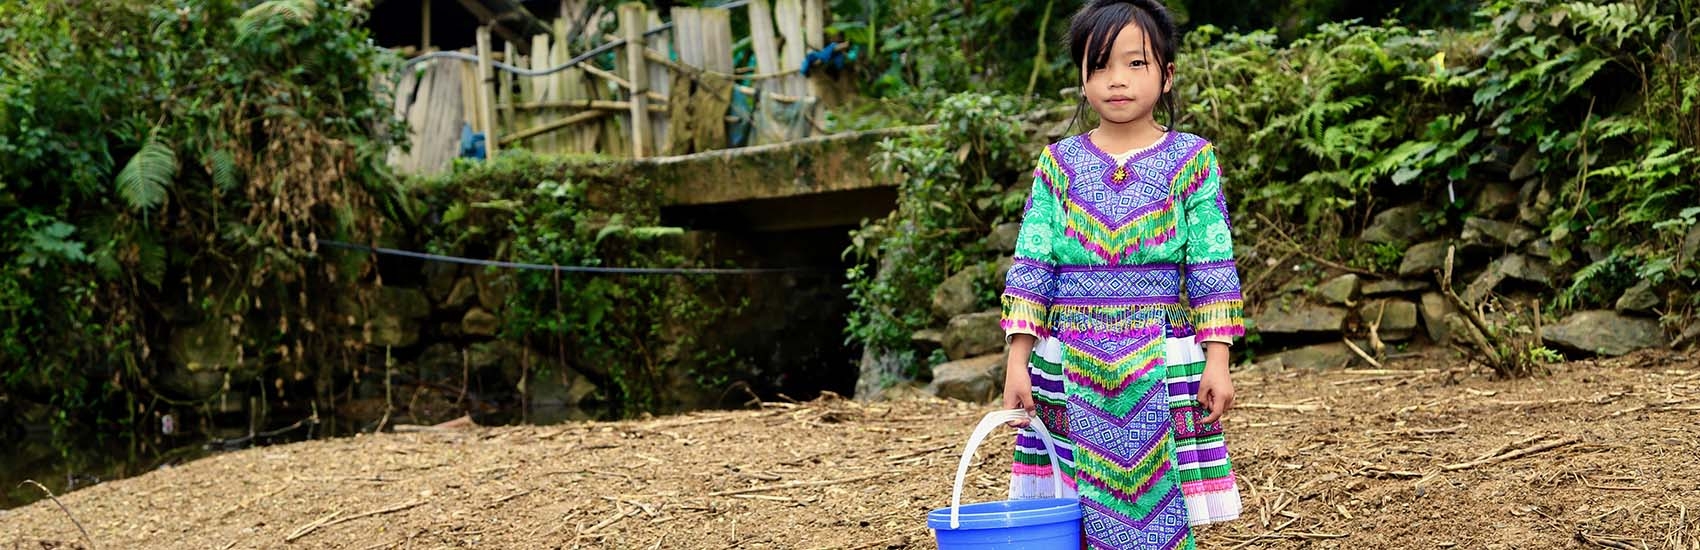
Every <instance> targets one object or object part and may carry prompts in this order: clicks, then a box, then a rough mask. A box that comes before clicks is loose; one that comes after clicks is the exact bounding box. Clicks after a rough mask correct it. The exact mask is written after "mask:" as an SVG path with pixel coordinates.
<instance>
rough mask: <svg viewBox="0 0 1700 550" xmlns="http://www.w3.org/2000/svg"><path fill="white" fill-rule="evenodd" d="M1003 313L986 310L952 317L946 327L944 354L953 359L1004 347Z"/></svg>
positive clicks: (990, 351)
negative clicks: (1001, 324)
mask: <svg viewBox="0 0 1700 550" xmlns="http://www.w3.org/2000/svg"><path fill="white" fill-rule="evenodd" d="M1002 321H1003V313H1002V312H999V311H985V312H980V313H969V314H967V315H958V316H955V317H951V318H950V324H949V325H947V326H946V327H945V329H944V354H945V356H946V357H949V358H950V359H951V360H952V361H955V360H960V359H967V358H969V357H974V356H978V355H983V354H987V353H992V352H994V351H998V350H1001V349H1003V344H1004V342H1003V336H1004V335H1003V327H1002V326H1000V323H1001V322H1002Z"/></svg>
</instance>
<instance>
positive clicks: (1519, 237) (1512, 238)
mask: <svg viewBox="0 0 1700 550" xmlns="http://www.w3.org/2000/svg"><path fill="white" fill-rule="evenodd" d="M1535 237H1536V234H1535V230H1533V229H1529V228H1527V227H1523V226H1521V225H1517V224H1514V223H1510V222H1501V221H1494V220H1490V219H1487V218H1470V219H1467V220H1464V231H1463V233H1462V234H1461V235H1459V238H1461V239H1463V240H1465V241H1469V242H1480V243H1492V244H1498V245H1503V246H1508V247H1511V248H1517V247H1519V246H1523V243H1526V242H1529V241H1531V240H1534V238H1535Z"/></svg>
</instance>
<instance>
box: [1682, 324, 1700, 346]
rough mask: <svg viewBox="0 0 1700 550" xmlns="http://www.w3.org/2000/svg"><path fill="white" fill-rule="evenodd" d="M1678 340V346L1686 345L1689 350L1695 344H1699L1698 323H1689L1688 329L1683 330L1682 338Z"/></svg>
mask: <svg viewBox="0 0 1700 550" xmlns="http://www.w3.org/2000/svg"><path fill="white" fill-rule="evenodd" d="M1679 340H1680V342H1679V345H1681V344H1682V343H1686V345H1687V347H1689V348H1692V347H1694V346H1695V344H1700V321H1695V322H1693V323H1689V324H1688V328H1686V329H1683V331H1682V337H1681V338H1680V339H1679Z"/></svg>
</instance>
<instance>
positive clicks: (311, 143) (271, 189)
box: [0, 0, 403, 422]
mask: <svg viewBox="0 0 1700 550" xmlns="http://www.w3.org/2000/svg"><path fill="white" fill-rule="evenodd" d="M245 4H247V3H243V2H236V1H234V0H230V1H208V2H193V3H183V4H180V5H179V4H170V5H164V4H158V3H155V2H138V1H121V2H108V3H105V4H103V5H102V6H101V7H100V8H99V9H86V8H85V7H82V6H79V5H78V4H76V3H66V2H27V3H16V2H11V3H5V4H3V5H0V20H4V21H6V22H7V23H6V25H5V26H4V28H0V51H3V52H4V55H3V56H0V182H4V183H0V204H3V205H4V206H5V208H4V209H0V211H3V212H4V213H3V214H0V327H4V328H0V382H3V385H0V388H12V389H21V391H22V392H23V393H26V394H29V395H32V396H33V397H36V398H47V399H50V400H51V401H53V404H54V405H56V407H55V409H56V410H58V411H60V413H59V414H60V415H61V416H62V417H69V416H70V415H89V418H86V419H85V420H95V419H96V418H95V417H99V419H104V420H110V421H119V422H125V421H128V420H129V419H130V418H133V415H135V414H136V413H138V412H143V411H147V410H150V408H151V407H152V406H154V405H162V404H164V403H166V402H171V401H174V400H176V399H177V398H179V397H180V396H174V395H172V392H171V391H170V390H168V389H161V388H159V387H157V386H156V385H155V384H153V383H152V382H150V378H151V377H152V376H153V375H154V374H155V373H156V371H157V367H158V366H159V365H160V364H162V362H163V361H165V360H166V354H165V353H161V352H159V350H158V349H157V346H159V345H160V341H159V340H158V338H159V337H161V336H162V335H161V334H160V332H159V328H160V327H161V326H163V325H164V324H165V323H167V322H168V320H169V321H178V322H193V321H196V320H200V321H201V322H204V323H217V324H221V325H223V326H225V327H226V328H225V329H224V330H225V332H228V333H230V334H233V335H236V336H237V337H239V338H240V339H242V340H244V341H246V342H247V345H239V346H237V347H236V348H235V353H234V354H233V356H232V357H228V358H226V359H227V360H228V365H227V366H231V367H237V366H241V365H248V366H249V367H250V368H249V369H248V372H250V373H252V372H253V367H255V366H258V365H270V364H296V365H299V361H301V360H303V359H304V356H305V355H306V354H307V353H308V351H307V350H308V348H313V349H314V350H315V352H314V353H319V351H318V350H324V349H332V348H335V347H336V346H338V345H339V344H338V343H337V342H338V341H339V338H338V337H337V336H332V335H328V334H325V333H324V331H319V330H316V327H315V324H314V323H312V322H311V320H312V319H315V318H319V317H320V315H319V313H321V312H316V311H314V308H315V307H316V302H315V301H310V300H307V299H306V297H307V296H308V294H310V293H314V292H321V291H326V290H329V289H326V288H318V285H321V284H327V283H325V281H326V280H327V278H325V277H321V276H317V274H318V273H319V271H318V270H321V269H331V267H329V266H324V265H322V264H319V263H317V262H316V260H315V258H316V255H315V253H314V248H315V246H316V242H317V241H318V240H321V239H331V238H335V239H343V240H350V241H361V240H366V239H370V238H373V237H375V236H376V235H377V233H378V230H379V228H380V226H381V220H382V219H383V218H384V215H383V214H384V213H386V212H392V211H393V209H394V208H395V205H396V204H397V203H395V202H393V201H392V200H391V199H390V198H391V197H393V196H394V190H395V187H394V180H393V178H391V177H390V176H389V173H388V170H387V167H386V166H385V164H384V156H385V154H387V152H388V150H389V149H390V148H391V146H392V145H394V141H395V139H396V137H397V136H401V135H403V133H402V132H400V131H399V128H398V127H396V126H393V121H392V119H391V118H392V117H389V116H388V113H389V112H390V105H389V100H388V99H387V98H386V97H385V96H384V95H383V94H382V93H380V90H378V89H375V88H373V87H372V86H371V83H372V82H374V81H376V79H377V77H378V76H379V75H381V74H385V72H386V71H387V70H388V68H389V67H390V63H391V62H392V61H394V59H393V58H392V57H391V56H390V55H389V54H386V53H385V52H383V51H382V50H380V49H378V48H377V47H375V46H373V45H372V44H371V43H369V42H368V41H367V40H366V37H365V33H364V31H362V30H360V26H359V23H360V21H361V18H362V17H363V13H362V12H361V11H360V10H359V9H357V8H354V7H351V6H346V5H343V4H340V3H335V4H333V3H324V4H321V3H319V2H317V1H316V0H274V1H271V2H264V3H260V4H258V5H255V6H253V7H252V8H249V9H246V10H244V9H243V7H244V5H245ZM73 21H74V22H75V23H73ZM331 275H332V277H330V278H329V279H328V280H329V281H338V280H341V281H345V282H346V281H349V280H350V279H351V278H352V276H354V275H358V274H357V273H346V274H343V276H342V278H340V279H338V278H336V277H335V275H336V274H335V273H332V274H331ZM328 284H330V285H332V287H333V288H334V285H335V283H328ZM303 321H305V322H303ZM292 328H293V330H292ZM297 368H299V367H297ZM247 378H248V377H247V376H239V377H238V383H241V381H243V380H246V379H247ZM3 391H5V390H0V392H3ZM128 392H136V394H139V395H146V396H149V398H147V399H144V400H143V402H142V403H141V404H139V405H138V406H128V407H123V408H116V409H115V408H114V407H111V406H110V405H112V404H113V402H112V401H111V400H110V398H112V397H117V396H128V395H130V394H129V393H128ZM101 405H107V406H101ZM62 420H65V421H67V422H69V421H70V420H71V419H70V418H62Z"/></svg>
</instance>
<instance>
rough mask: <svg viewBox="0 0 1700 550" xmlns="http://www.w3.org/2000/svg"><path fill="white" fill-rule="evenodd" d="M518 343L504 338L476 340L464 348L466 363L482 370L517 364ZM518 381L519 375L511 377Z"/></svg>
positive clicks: (474, 368)
mask: <svg viewBox="0 0 1700 550" xmlns="http://www.w3.org/2000/svg"><path fill="white" fill-rule="evenodd" d="M519 355H520V349H519V344H515V343H513V342H509V341H506V340H491V341H489V342H478V343H476V344H473V345H472V346H471V347H468V348H467V350H466V364H467V366H469V367H471V368H472V369H473V370H483V369H487V368H491V367H508V366H517V365H518V364H519ZM511 378H512V380H514V381H516V382H517V381H518V380H519V377H517V376H514V377H511Z"/></svg>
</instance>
